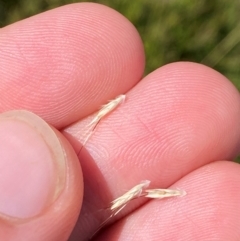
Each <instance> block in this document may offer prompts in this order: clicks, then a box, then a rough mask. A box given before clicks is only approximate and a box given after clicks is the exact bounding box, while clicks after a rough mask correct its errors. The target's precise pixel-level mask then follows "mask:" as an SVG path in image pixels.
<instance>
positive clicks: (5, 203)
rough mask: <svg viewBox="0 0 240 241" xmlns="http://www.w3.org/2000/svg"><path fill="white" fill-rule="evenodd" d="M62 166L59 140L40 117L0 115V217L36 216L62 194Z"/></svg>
mask: <svg viewBox="0 0 240 241" xmlns="http://www.w3.org/2000/svg"><path fill="white" fill-rule="evenodd" d="M65 165H66V162H65V153H64V150H63V148H62V146H61V142H60V140H59V139H58V137H57V135H56V134H55V132H54V131H53V129H52V128H51V127H50V126H49V125H48V124H47V123H46V122H44V121H43V120H42V119H41V118H40V117H38V116H36V115H35V114H33V113H31V112H28V111H10V112H6V113H3V114H0V216H1V214H2V216H9V217H15V218H30V217H34V216H36V215H39V214H40V213H41V212H42V211H43V210H44V209H45V208H46V207H48V206H49V205H50V204H51V203H52V202H54V200H56V198H57V197H58V196H59V194H60V193H61V191H62V189H63V187H64V184H65V170H66V167H65Z"/></svg>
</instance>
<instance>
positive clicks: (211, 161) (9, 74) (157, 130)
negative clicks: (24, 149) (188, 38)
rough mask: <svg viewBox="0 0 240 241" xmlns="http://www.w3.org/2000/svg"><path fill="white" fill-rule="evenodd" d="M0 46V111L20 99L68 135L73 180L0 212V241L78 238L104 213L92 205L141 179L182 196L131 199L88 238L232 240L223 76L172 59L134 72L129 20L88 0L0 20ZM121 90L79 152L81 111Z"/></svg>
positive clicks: (231, 112)
mask: <svg viewBox="0 0 240 241" xmlns="http://www.w3.org/2000/svg"><path fill="white" fill-rule="evenodd" d="M162 24H164V23H162ZM159 31H161V30H159ZM0 51H1V58H0V79H1V82H0V96H1V97H0V98H1V101H0V111H1V112H5V111H7V110H10V109H11V110H12V109H27V110H30V111H32V112H34V113H36V114H38V115H39V116H41V117H42V118H43V119H44V120H45V121H47V122H48V123H49V124H51V125H52V126H53V127H55V128H56V129H58V130H59V133H58V134H57V135H58V137H59V138H60V139H62V140H64V139H65V137H66V138H67V139H68V142H70V145H69V143H68V142H67V141H63V144H62V145H63V146H62V148H63V149H65V151H66V152H67V158H66V159H67V166H68V168H69V171H68V173H67V178H69V179H70V180H71V181H70V182H69V185H67V186H65V187H64V189H63V191H62V192H61V194H60V196H59V198H58V200H57V201H55V202H54V203H53V204H52V205H51V206H50V207H49V208H48V209H47V210H45V211H44V212H41V213H40V214H39V215H38V216H36V217H33V218H32V219H31V220H28V221H26V222H23V223H22V224H21V225H20V224H19V223H16V222H13V223H11V222H10V223H9V222H7V221H6V220H5V219H4V218H2V216H0V220H1V221H0V237H1V239H2V240H13V241H15V240H18V241H19V240H37V241H38V240H39V241H40V240H45V241H55V240H56V241H64V240H69V241H75V240H80V241H81V240H87V239H88V238H89V237H91V236H92V234H93V233H94V232H95V231H96V229H97V228H98V226H99V225H100V223H101V220H103V219H104V218H103V217H101V212H99V210H104V209H106V208H107V207H108V206H109V203H110V202H111V201H112V200H114V199H116V198H117V197H118V196H121V195H122V194H124V193H125V192H126V191H127V190H128V189H130V188H132V187H133V186H135V185H136V184H138V183H140V182H141V181H142V180H151V185H153V186H154V187H155V188H166V187H170V186H174V187H179V188H182V189H184V190H186V192H187V195H186V196H184V197H182V198H173V199H171V200H170V199H166V200H153V201H150V202H147V203H146V202H145V201H140V202H139V203H135V204H134V205H132V206H131V209H128V208H126V209H124V210H123V212H122V216H121V219H120V220H119V221H117V219H116V217H114V218H113V219H112V220H111V225H109V226H108V227H107V228H106V229H104V230H103V231H102V232H100V233H98V234H97V235H96V236H95V239H94V240H98V241H100V240H104V241H106V240H111V241H114V240H119V241H122V240H124V241H126V240H131V241H132V240H138V241H139V240H185V241H186V240H189V241H190V240H196V241H197V240H228V241H235V240H240V229H239V223H240V205H239V203H240V194H239V190H240V166H239V165H238V164H236V163H233V162H230V160H231V159H233V158H234V157H235V156H236V155H237V154H238V153H239V150H240V125H239V120H240V98H239V93H238V91H237V90H236V88H235V87H234V86H233V85H232V84H231V83H230V81H229V80H228V79H226V78H225V77H224V76H223V75H221V74H220V73H218V72H216V71H214V70H213V69H210V68H208V67H206V66H203V65H200V64H195V63H186V62H185V63H182V62H180V63H172V64H169V65H167V66H164V67H161V68H159V69H157V70H155V71H154V72H152V73H150V74H149V75H147V76H146V77H144V78H143V79H142V75H143V71H144V66H145V63H144V50H143V43H142V41H141V39H140V37H139V34H138V33H137V31H136V29H135V28H134V27H133V26H132V24H131V23H130V22H129V21H128V20H127V19H125V18H124V17H123V16H122V15H120V14H119V13H117V12H116V11H114V10H112V9H109V8H107V7H104V6H101V5H96V4H87V3H81V4H74V5H68V6H64V7H62V8H58V9H54V10H52V11H49V12H46V13H42V14H40V15H37V16H35V17H33V18H29V19H26V20H23V21H21V22H18V23H15V24H13V25H10V26H7V27H5V28H2V29H0ZM157 51H158V50H156V52H157ZM9 56H10V57H9ZM141 79H142V80H141ZM140 80H141V81H140ZM120 94H126V95H127V98H126V101H125V102H124V103H123V104H121V105H120V106H119V107H118V108H117V109H116V110H114V112H113V113H111V114H110V115H109V116H107V117H106V118H104V119H103V120H101V122H99V124H98V126H97V128H96V130H95V131H94V134H93V135H92V136H91V138H89V140H88V142H87V143H86V146H85V149H83V150H82V151H81V152H80V154H79V159H78V158H77V156H76V154H75V152H73V151H72V149H71V146H73V148H74V149H75V151H76V152H77V151H78V150H79V148H80V147H81V146H80V143H79V141H78V140H80V139H81V137H80V135H81V133H83V132H84V127H85V126H86V121H83V119H84V118H85V117H87V116H89V115H90V114H92V113H93V112H95V111H97V110H98V109H99V107H100V106H101V105H103V104H106V103H107V102H108V101H109V100H111V99H114V98H115V97H116V96H118V95H120ZM64 136H65V137H64ZM79 163H80V164H79ZM80 167H81V168H80ZM81 169H82V171H81ZM82 173H83V175H84V179H85V182H84V184H83V182H82ZM83 186H84V189H85V191H84V193H83ZM0 192H1V193H2V192H3V191H0ZM3 194H4V193H3ZM1 195H2V194H1ZM59 203H61V205H59ZM36 205H37V204H36ZM23 208H24V207H23ZM80 209H82V214H81V215H80V216H79V211H80ZM99 213H100V214H99ZM99 215H100V216H99ZM78 216H79V217H78ZM96 216H97V217H98V218H99V220H96V218H95V217H96ZM77 219H78V220H77ZM74 226H75V228H74ZM73 228H74V229H73ZM72 230H73V231H72ZM68 237H69V238H68Z"/></svg>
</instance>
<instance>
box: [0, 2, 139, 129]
mask: <svg viewBox="0 0 240 241" xmlns="http://www.w3.org/2000/svg"><path fill="white" fill-rule="evenodd" d="M0 54H1V59H0V66H1V67H0V79H1V83H0V95H1V103H0V111H1V112H3V111H6V110H11V109H27V110H31V111H32V112H35V113H36V114H38V115H40V116H41V117H42V118H44V119H45V120H46V121H48V122H49V123H51V124H52V125H54V126H55V127H58V128H62V127H64V126H66V125H68V124H70V123H72V122H74V121H76V120H78V119H79V118H82V117H84V116H86V115H88V114H89V113H91V112H93V111H95V110H96V109H97V108H99V106H100V105H101V104H103V103H105V102H106V101H107V100H109V99H112V98H114V97H115V96H116V95H118V94H120V93H125V92H127V91H128V90H129V89H130V88H132V87H133V86H134V85H135V84H136V83H137V82H138V81H139V80H140V79H141V76H142V73H143V70H144V52H143V45H142V42H141V39H140V37H139V35H138V33H137V31H136V29H135V28H134V27H133V25H132V24H131V23H130V22H129V21H128V20H126V19H125V18H124V17H123V16H122V15H120V14H119V13H117V12H116V11H114V10H112V9H110V8H108V7H105V6H102V5H99V4H93V3H80V4H72V5H67V6H64V7H61V8H57V9H54V10H51V11H48V12H45V13H43V14H40V15H37V16H34V17H32V18H28V19H26V20H23V21H21V22H18V23H16V24H13V25H10V26H8V27H6V28H3V29H1V30H0Z"/></svg>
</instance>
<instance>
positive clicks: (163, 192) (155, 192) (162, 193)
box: [143, 189, 186, 199]
mask: <svg viewBox="0 0 240 241" xmlns="http://www.w3.org/2000/svg"><path fill="white" fill-rule="evenodd" d="M185 195H186V191H184V190H178V189H175V190H173V189H147V190H144V194H143V196H144V197H146V198H158V199H161V198H167V197H177V196H180V197H183V196H185Z"/></svg>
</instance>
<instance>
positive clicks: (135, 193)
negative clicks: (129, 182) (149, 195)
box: [110, 180, 150, 215]
mask: <svg viewBox="0 0 240 241" xmlns="http://www.w3.org/2000/svg"><path fill="white" fill-rule="evenodd" d="M149 184H150V181H148V180H144V181H142V182H141V183H140V184H138V185H136V186H134V187H133V188H131V189H130V190H129V191H127V192H126V193H124V194H123V195H122V196H121V197H119V198H117V199H115V200H113V201H112V202H111V207H110V209H111V210H112V211H114V212H115V215H116V214H117V213H118V212H120V211H121V210H122V209H123V208H124V207H125V206H126V205H127V204H128V202H130V201H131V200H133V199H135V198H137V197H140V196H141V194H142V192H143V190H144V189H145V188H147V187H148V186H149Z"/></svg>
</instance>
